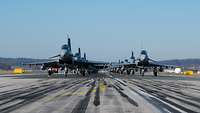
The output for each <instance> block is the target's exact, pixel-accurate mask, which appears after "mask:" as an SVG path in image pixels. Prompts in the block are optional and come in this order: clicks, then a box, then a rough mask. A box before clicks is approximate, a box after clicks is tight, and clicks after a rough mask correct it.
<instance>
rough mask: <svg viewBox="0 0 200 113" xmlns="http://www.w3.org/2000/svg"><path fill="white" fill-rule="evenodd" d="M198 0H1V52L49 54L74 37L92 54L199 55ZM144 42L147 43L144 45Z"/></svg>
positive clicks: (74, 43) (91, 56)
mask: <svg viewBox="0 0 200 113" xmlns="http://www.w3.org/2000/svg"><path fill="white" fill-rule="evenodd" d="M199 6H200V1H199V0H162V1H161V0H137V1H136V0H99V1H95V0H1V1H0V39H1V40H0V53H1V54H0V57H29V58H48V57H49V56H53V55H56V54H58V53H59V52H60V46H61V45H62V44H64V43H66V42H67V38H66V34H67V33H69V34H70V37H71V40H72V48H73V52H76V51H77V48H78V47H81V48H82V52H86V53H87V56H88V58H89V59H95V60H105V61H109V60H112V61H116V60H118V59H123V58H127V57H129V56H130V53H131V50H134V52H135V55H136V57H137V56H138V55H139V53H140V50H141V48H143V49H146V50H147V51H148V53H149V56H150V57H152V58H153V59H155V60H165V59H174V58H200V52H199V47H200V44H199V43H200V7H199ZM141 45H142V46H141Z"/></svg>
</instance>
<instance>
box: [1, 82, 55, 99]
mask: <svg viewBox="0 0 200 113" xmlns="http://www.w3.org/2000/svg"><path fill="white" fill-rule="evenodd" d="M38 81H39V80H38ZM43 81H44V80H42V81H40V82H39V83H37V84H33V85H30V86H28V87H21V88H15V89H12V90H8V91H3V92H0V94H1V95H0V99H2V97H5V96H8V97H11V96H15V95H16V92H17V91H20V90H30V89H32V90H34V89H37V88H39V87H41V86H39V85H40V84H41V85H42V84H47V83H48V84H53V83H51V82H52V81H51V82H50V81H48V82H47V81H45V82H43ZM54 83H55V82H54ZM10 86H12V85H10Z"/></svg>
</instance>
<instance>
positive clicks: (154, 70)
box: [153, 67, 158, 76]
mask: <svg viewBox="0 0 200 113" xmlns="http://www.w3.org/2000/svg"><path fill="white" fill-rule="evenodd" d="M153 75H154V76H158V70H157V68H156V67H154V68H153Z"/></svg>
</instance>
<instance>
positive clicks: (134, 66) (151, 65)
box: [112, 50, 176, 76]
mask: <svg viewBox="0 0 200 113" xmlns="http://www.w3.org/2000/svg"><path fill="white" fill-rule="evenodd" d="M130 59H131V60H132V62H130V61H128V60H127V59H125V61H123V62H119V63H118V64H115V65H113V69H112V71H113V70H114V71H115V72H118V73H123V72H126V73H127V74H130V73H131V72H132V74H134V73H135V71H137V70H138V69H139V71H140V74H141V75H142V76H144V73H145V72H146V71H147V70H149V69H151V70H153V74H154V76H157V73H158V71H160V72H162V71H163V70H164V68H166V69H168V68H175V67H176V66H172V65H164V64H160V63H158V62H157V61H154V60H152V59H150V58H149V56H148V54H147V51H146V50H142V51H141V53H140V56H139V58H138V59H135V57H134V55H133V51H132V55H131V58H130Z"/></svg>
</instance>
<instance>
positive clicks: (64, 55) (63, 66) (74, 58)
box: [25, 38, 108, 76]
mask: <svg viewBox="0 0 200 113" xmlns="http://www.w3.org/2000/svg"><path fill="white" fill-rule="evenodd" d="M55 58H56V59H55ZM107 64H108V63H106V62H97V61H89V60H87V59H86V54H85V53H84V57H83V58H82V57H81V50H80V48H78V53H76V54H73V53H72V50H71V40H70V38H68V43H67V44H64V45H62V46H61V52H60V54H58V55H55V56H53V57H50V59H49V60H48V61H45V62H34V63H28V64H25V65H42V66H41V69H42V70H48V75H49V76H50V75H52V74H53V73H58V70H59V69H60V70H64V71H65V72H64V73H65V76H67V74H68V70H69V69H76V70H78V71H79V72H80V73H81V74H82V75H83V76H85V73H86V71H88V73H90V72H98V69H102V68H105V67H106V65H107Z"/></svg>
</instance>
